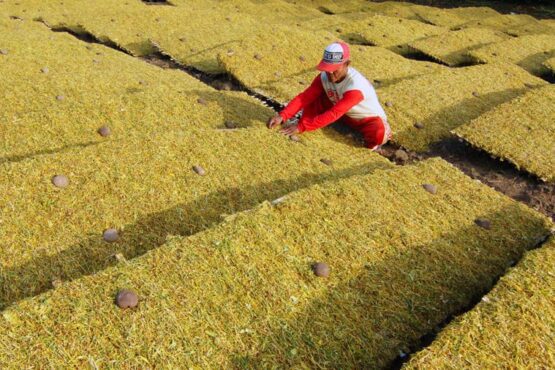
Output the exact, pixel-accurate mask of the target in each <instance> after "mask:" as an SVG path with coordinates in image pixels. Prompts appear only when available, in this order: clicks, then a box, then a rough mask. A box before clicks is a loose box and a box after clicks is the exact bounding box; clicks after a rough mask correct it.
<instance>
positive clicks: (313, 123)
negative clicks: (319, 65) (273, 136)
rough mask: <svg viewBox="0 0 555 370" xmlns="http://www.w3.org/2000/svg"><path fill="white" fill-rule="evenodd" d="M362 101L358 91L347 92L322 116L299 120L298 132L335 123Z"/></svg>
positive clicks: (362, 98) (362, 97) (360, 93)
mask: <svg viewBox="0 0 555 370" xmlns="http://www.w3.org/2000/svg"><path fill="white" fill-rule="evenodd" d="M362 100H364V96H363V95H362V92H361V91H360V90H349V91H347V92H345V94H343V98H342V99H341V100H340V101H338V102H337V104H335V105H334V106H333V107H332V108H330V109H328V110H327V111H325V112H324V113H322V114H319V115H317V116H316V117H314V119H312V120H307V119H304V120H301V122H299V125H298V130H299V132H304V131H312V130H316V129H318V128H321V127H324V126H327V125H329V124H330V123H332V122H335V121H337V120H338V119H339V118H341V116H343V115H344V114H345V113H347V112H348V111H349V110H350V109H351V108H352V107H354V106H355V105H357V104H358V103H360V102H361V101H362Z"/></svg>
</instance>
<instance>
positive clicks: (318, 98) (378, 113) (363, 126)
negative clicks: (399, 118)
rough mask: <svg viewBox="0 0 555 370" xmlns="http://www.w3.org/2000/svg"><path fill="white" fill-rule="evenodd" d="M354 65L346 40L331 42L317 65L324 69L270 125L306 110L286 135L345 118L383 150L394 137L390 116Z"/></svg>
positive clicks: (371, 144) (372, 145) (368, 141)
mask: <svg viewBox="0 0 555 370" xmlns="http://www.w3.org/2000/svg"><path fill="white" fill-rule="evenodd" d="M350 64H351V61H350V51H349V46H348V45H347V44H346V43H344V42H335V43H333V44H330V45H328V46H327V47H326V49H325V50H324V58H323V59H322V61H321V62H320V64H318V66H317V67H316V68H317V69H318V70H319V71H322V72H321V73H320V74H319V75H318V76H316V78H315V79H314V80H313V81H312V83H311V85H310V86H309V87H308V88H307V89H306V90H305V91H303V92H302V93H300V94H299V95H297V96H296V97H295V98H294V99H293V100H291V102H289V104H288V105H287V106H286V107H285V108H284V109H283V110H282V111H281V112H280V113H279V114H277V115H275V116H274V117H271V118H270V119H269V120H268V128H274V127H276V126H278V125H282V124H283V123H284V122H286V121H287V120H289V119H290V118H291V117H293V116H295V114H297V112H299V111H300V110H301V109H302V110H303V113H302V115H301V118H300V119H299V122H298V123H297V124H293V125H290V126H287V127H285V128H283V129H281V132H282V133H283V134H285V135H288V136H290V135H293V134H296V133H302V132H305V131H312V130H316V129H318V128H321V127H324V126H327V125H329V124H330V123H332V122H335V121H337V120H339V119H340V118H342V121H343V122H344V123H346V124H347V125H348V126H350V127H352V128H353V129H355V130H357V131H359V132H360V133H361V134H362V135H363V136H364V141H365V143H366V146H367V147H368V148H369V149H371V150H377V149H379V148H380V146H381V145H383V144H385V143H386V142H387V141H388V140H389V139H390V138H391V129H390V127H389V124H388V123H387V117H386V115H385V112H384V110H383V108H382V107H381V105H380V102H379V101H378V96H377V95H376V91H375V90H374V88H373V87H372V85H371V84H370V82H368V80H367V79H366V78H365V77H364V76H363V75H362V74H360V72H358V71H357V70H356V69H354V68H353V67H350Z"/></svg>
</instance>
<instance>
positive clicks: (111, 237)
mask: <svg viewBox="0 0 555 370" xmlns="http://www.w3.org/2000/svg"><path fill="white" fill-rule="evenodd" d="M102 238H103V239H104V241H106V242H108V243H113V242H115V241H117V240H118V239H119V233H118V231H117V230H116V229H106V230H104V233H102Z"/></svg>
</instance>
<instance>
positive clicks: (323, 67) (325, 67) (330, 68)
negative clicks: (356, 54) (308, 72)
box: [316, 60, 344, 72]
mask: <svg viewBox="0 0 555 370" xmlns="http://www.w3.org/2000/svg"><path fill="white" fill-rule="evenodd" d="M343 64H344V62H343V63H334V64H331V63H326V62H324V61H323V60H322V61H321V62H320V63H319V64H318V65H317V66H316V69H317V70H319V71H323V72H335V71H337V70H338V69H339V68H340V67H341V66H342V65H343Z"/></svg>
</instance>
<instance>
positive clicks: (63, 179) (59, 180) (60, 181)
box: [52, 175, 69, 189]
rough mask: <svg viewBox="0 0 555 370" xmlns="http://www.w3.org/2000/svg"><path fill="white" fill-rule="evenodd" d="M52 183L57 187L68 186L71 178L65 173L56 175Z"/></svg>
mask: <svg viewBox="0 0 555 370" xmlns="http://www.w3.org/2000/svg"><path fill="white" fill-rule="evenodd" d="M52 184H54V186H55V187H57V188H62V189H63V188H67V187H68V185H69V179H68V178H67V176H64V175H56V176H54V177H53V178H52Z"/></svg>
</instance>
